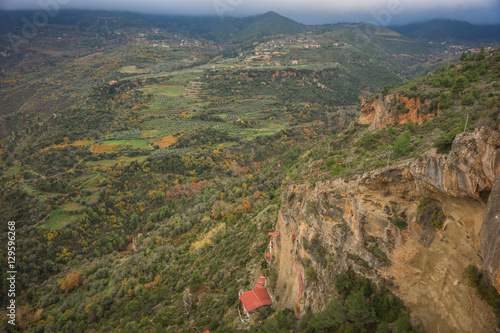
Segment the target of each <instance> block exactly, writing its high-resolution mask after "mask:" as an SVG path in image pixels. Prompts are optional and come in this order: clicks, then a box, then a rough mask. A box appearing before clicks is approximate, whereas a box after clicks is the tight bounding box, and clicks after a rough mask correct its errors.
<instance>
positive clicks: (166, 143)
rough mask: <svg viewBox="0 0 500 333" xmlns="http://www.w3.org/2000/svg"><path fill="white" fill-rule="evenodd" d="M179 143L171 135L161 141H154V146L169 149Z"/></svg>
mask: <svg viewBox="0 0 500 333" xmlns="http://www.w3.org/2000/svg"><path fill="white" fill-rule="evenodd" d="M176 142H177V138H176V137H174V136H173V135H169V136H166V137H163V138H161V140H157V141H154V142H153V144H154V145H158V147H160V148H167V147H170V146H171V145H173V144H174V143H176Z"/></svg>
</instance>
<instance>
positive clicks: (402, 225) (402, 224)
mask: <svg viewBox="0 0 500 333" xmlns="http://www.w3.org/2000/svg"><path fill="white" fill-rule="evenodd" d="M389 221H390V222H391V223H392V224H394V225H395V226H396V227H397V228H398V229H399V230H404V229H406V228H407V227H408V223H406V221H405V220H403V219H402V218H400V217H399V216H398V215H397V214H394V215H393V216H391V218H390V219H389Z"/></svg>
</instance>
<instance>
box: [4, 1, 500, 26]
mask: <svg viewBox="0 0 500 333" xmlns="http://www.w3.org/2000/svg"><path fill="white" fill-rule="evenodd" d="M49 3H50V4H52V5H59V6H60V7H61V8H67V9H103V10H128V11H136V12H143V13H158V14H182V15H209V16H215V15H221V14H222V15H224V16H239V17H241V16H248V15H257V14H262V13H264V12H267V11H269V10H273V11H276V12H278V13H280V14H282V15H285V16H287V17H290V18H292V19H295V20H298V21H301V22H303V23H307V24H313V23H333V22H339V21H365V22H372V23H373V22H375V23H377V24H381V25H387V24H389V23H390V24H392V23H394V22H398V21H405V20H411V18H412V17H413V18H417V17H423V18H433V17H449V18H461V19H465V20H467V18H468V17H469V16H470V17H471V19H470V21H474V20H476V21H477V20H478V19H479V17H480V16H481V15H483V16H485V17H486V20H481V19H479V22H477V23H491V22H500V8H499V4H498V0H439V1H436V0H350V1H348V0H327V1H325V0H307V1H305V0H300V1H299V0H182V1H178V0H177V1H172V0H140V1H138V0H105V1H103V0H23V1H20V0H2V1H1V3H0V9H9V10H12V9H42V8H43V6H44V5H43V4H49ZM468 13H470V15H469V16H468V15H467V14H468ZM387 14H389V16H390V18H389V19H387V16H388V15H387ZM384 15H385V18H384ZM414 20H415V19H413V21H414ZM388 21H390V22H389V23H387V22H388Z"/></svg>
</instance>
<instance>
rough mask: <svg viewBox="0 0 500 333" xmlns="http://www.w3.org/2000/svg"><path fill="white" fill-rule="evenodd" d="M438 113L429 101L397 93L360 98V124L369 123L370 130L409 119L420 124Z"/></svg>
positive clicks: (399, 123)
mask: <svg viewBox="0 0 500 333" xmlns="http://www.w3.org/2000/svg"><path fill="white" fill-rule="evenodd" d="M438 115H439V110H437V108H436V109H435V110H433V109H432V107H431V106H430V105H429V101H427V100H424V101H422V102H421V101H420V99H418V98H416V97H415V98H409V97H405V96H400V95H399V94H390V95H386V96H382V97H379V98H375V99H373V100H370V101H367V100H365V99H362V103H361V116H360V118H359V123H360V124H365V125H367V124H370V130H371V131H376V130H379V129H381V128H384V127H386V126H388V125H401V124H406V123H407V122H409V121H410V120H411V121H413V123H415V124H422V123H423V122H425V121H426V120H427V119H429V118H431V117H435V116H438Z"/></svg>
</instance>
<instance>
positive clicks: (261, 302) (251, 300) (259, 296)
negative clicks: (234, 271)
mask: <svg viewBox="0 0 500 333" xmlns="http://www.w3.org/2000/svg"><path fill="white" fill-rule="evenodd" d="M240 300H241V303H243V308H244V309H245V312H246V313H247V315H249V314H251V313H252V311H254V310H257V309H258V308H260V307H262V306H270V305H273V302H272V301H271V297H269V294H268V292H267V289H266V288H254V289H252V290H249V291H245V292H244V293H242V294H241V295H240Z"/></svg>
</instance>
